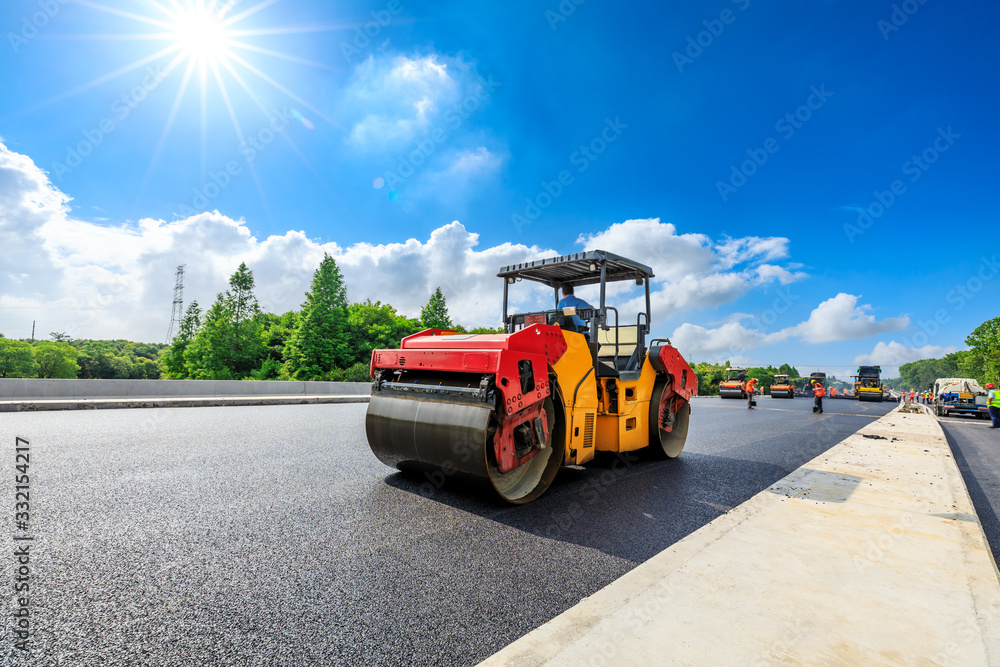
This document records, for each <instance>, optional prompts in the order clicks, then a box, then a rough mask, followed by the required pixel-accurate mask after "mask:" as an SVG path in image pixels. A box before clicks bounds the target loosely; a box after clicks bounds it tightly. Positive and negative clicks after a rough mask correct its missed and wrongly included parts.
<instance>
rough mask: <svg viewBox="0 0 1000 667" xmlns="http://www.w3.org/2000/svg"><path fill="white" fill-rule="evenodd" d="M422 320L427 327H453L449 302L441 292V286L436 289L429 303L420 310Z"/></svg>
mask: <svg viewBox="0 0 1000 667" xmlns="http://www.w3.org/2000/svg"><path fill="white" fill-rule="evenodd" d="M420 322H421V323H422V324H423V325H424V327H425V328H427V329H451V327H452V323H451V318H450V317H448V304H447V303H445V298H444V294H442V293H441V288H440V287H438V288H436V289H435V290H434V294H431V298H430V300H429V301H428V302H427V305H426V306H424V308H423V310H421V311H420Z"/></svg>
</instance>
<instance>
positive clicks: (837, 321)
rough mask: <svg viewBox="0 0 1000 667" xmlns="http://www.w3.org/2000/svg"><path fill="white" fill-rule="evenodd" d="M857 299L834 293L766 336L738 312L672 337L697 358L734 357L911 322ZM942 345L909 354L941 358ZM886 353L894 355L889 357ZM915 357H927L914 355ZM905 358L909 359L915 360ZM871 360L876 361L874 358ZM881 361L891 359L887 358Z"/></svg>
mask: <svg viewBox="0 0 1000 667" xmlns="http://www.w3.org/2000/svg"><path fill="white" fill-rule="evenodd" d="M859 298H860V297H857V296H854V295H851V294H843V293H841V294H838V295H837V296H835V297H833V298H832V299H827V300H826V301H824V302H822V303H821V304H819V306H817V307H816V308H815V309H813V311H812V312H811V313H810V315H809V319H807V320H806V321H804V322H802V323H800V324H797V325H795V326H792V327H788V328H786V329H782V330H780V331H776V332H774V333H770V334H768V333H765V332H764V331H762V330H761V329H758V328H755V327H754V326H753V319H754V318H753V317H751V316H749V315H745V314H742V313H737V314H734V315H732V316H730V317H729V318H726V319H725V320H724V321H723V323H722V324H721V325H720V326H717V327H715V328H706V327H703V326H698V325H694V324H690V323H684V324H682V325H681V326H679V327H677V329H675V330H674V333H673V335H672V336H671V340H672V341H673V342H674V344H675V345H677V346H678V348H679V349H681V350H683V352H684V354H686V355H689V356H692V357H693V358H695V359H708V360H710V361H725V360H727V359H732V358H742V357H739V355H740V354H741V353H743V352H747V351H749V350H753V349H757V348H761V347H767V346H770V345H775V344H778V343H783V342H785V341H788V340H789V339H791V338H798V339H801V340H803V341H805V342H807V343H813V344H821V343H832V342H837V341H843V340H850V339H857V338H868V337H870V336H875V335H877V334H880V333H884V332H886V331H898V330H901V329H905V328H906V327H907V326H909V322H910V320H909V318H908V317H905V316H902V317H895V318H888V319H885V320H877V319H876V318H875V317H874V316H873V315H870V314H869V311H871V310H872V307H871V306H869V305H860V306H859V305H858V299H859ZM744 320H750V322H749V323H748V324H746V325H745V324H743V323H742V322H743V321H744ZM884 345H885V344H884V343H879V344H878V345H877V346H876V348H875V351H876V352H878V353H879V354H885V353H887V352H889V351H891V352H894V353H896V352H900V351H901V349H903V350H908V349H909V348H902V346H900V345H899V344H898V343H892V344H890V345H892V346H895V347H892V348H891V350H886V349H885V347H884ZM880 346H882V347H880ZM944 349H945V348H938V347H935V346H931V345H928V346H926V347H924V348H921V349H920V350H910V351H909V354H911V355H919V354H927V355H929V356H940V355H939V354H938V353H939V352H940V351H941V350H944ZM948 351H953V350H948ZM874 356H876V355H875V353H873V355H867V356H866V355H862V356H859V357H858V359H859V360H860V359H863V358H864V359H867V358H870V357H874ZM887 356H889V357H892V355H887ZM904 356H905V355H904ZM914 358H920V359H923V358H927V357H920V356H914ZM908 360H910V361H912V360H913V359H908ZM734 363H735V362H734ZM857 363H861V362H860V361H858V362H857ZM865 363H867V362H865ZM874 363H879V362H878V361H875V362H874ZM884 363H886V364H891V363H894V362H893V361H892V360H891V359H887V361H885V362H884ZM901 363H905V362H901Z"/></svg>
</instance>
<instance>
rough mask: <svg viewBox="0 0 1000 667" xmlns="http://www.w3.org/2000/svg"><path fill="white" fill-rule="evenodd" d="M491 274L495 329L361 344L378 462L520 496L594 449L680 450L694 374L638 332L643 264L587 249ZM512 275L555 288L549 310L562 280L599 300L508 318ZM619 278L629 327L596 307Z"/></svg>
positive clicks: (643, 320) (645, 281)
mask: <svg viewBox="0 0 1000 667" xmlns="http://www.w3.org/2000/svg"><path fill="white" fill-rule="evenodd" d="M497 275H498V277H500V278H502V279H503V318H504V333H502V334H487V335H465V334H457V333H456V332H454V331H444V330H439V329H431V330H427V331H422V332H420V333H418V334H414V335H412V336H408V337H406V338H404V339H403V340H402V343H401V345H400V349H398V350H374V351H373V352H372V361H371V377H372V379H373V384H372V396H371V402H370V403H369V404H368V414H367V418H366V424H365V425H366V430H367V434H368V443H369V445H370V446H371V449H372V452H374V454H375V456H377V457H378V458H379V460H381V461H382V462H383V463H385V464H386V465H389V466H395V467H396V468H399V469H401V470H409V469H415V470H428V469H430V470H437V471H439V472H443V473H444V474H445V475H447V476H459V477H467V478H474V479H477V480H481V481H482V482H484V483H485V484H486V485H488V486H489V487H491V488H492V489H493V490H494V491H495V492H496V493H497V494H499V496H500V497H501V498H503V499H504V500H506V501H508V502H511V503H515V504H520V503H527V502H530V501H532V500H534V499H535V498H538V497H539V496H540V495H541V494H542V493H544V492H545V490H546V489H547V488H548V487H549V485H550V484H551V483H552V480H553V479H554V478H555V476H556V473H557V472H558V470H559V467H560V466H562V465H579V464H582V463H586V462H587V461H590V460H591V459H593V458H594V455H595V453H596V452H599V451H603V452H632V451H638V450H643V451H644V452H646V453H649V454H652V455H654V456H657V457H660V458H675V457H676V456H678V455H679V454H680V453H681V450H682V449H683V448H684V442H685V440H686V439H687V432H688V423H689V419H690V415H691V405H690V400H691V397H692V396H694V395H695V394H697V393H698V378H697V376H696V375H695V373H694V371H693V370H692V369H691V367H690V366H689V365H688V363H687V362H686V361H685V360H684V358H683V357H682V356H681V354H680V352H678V351H677V349H676V348H675V347H673V345H671V343H670V341H669V340H667V339H654V340H650V341H648V342H647V340H646V338H647V336H648V335H649V332H650V296H649V281H650V279H651V278H653V271H652V269H650V268H649V267H648V266H644V265H642V264H639V263H638V262H634V261H631V260H628V259H625V258H624V257H619V256H618V255H614V254H612V253H609V252H605V251H603V250H594V251H590V252H583V253H576V254H572V255H563V256H561V257H553V258H551V259H543V260H538V261H534V262H528V263H525V264H515V265H512V266H505V267H503V268H502V269H500V272H499V273H498V274H497ZM523 280H529V281H533V282H536V283H541V284H543V285H546V286H548V287H549V288H551V289H553V290H555V299H556V301H555V303H556V305H557V306H558V303H559V288H560V287H561V286H562V285H564V284H569V285H572V286H573V287H577V286H581V285H597V284H599V285H600V305H599V306H598V307H597V308H592V309H589V308H588V309H574V308H565V309H558V308H554V309H551V310H544V311H537V312H527V313H517V314H508V307H507V306H508V290H509V288H510V286H512V285H514V284H516V283H518V282H520V281H523ZM625 280H629V281H635V283H636V284H637V285H639V286H641V287H643V288H644V290H645V306H646V307H645V312H639V313H638V314H637V315H636V317H635V319H634V324H633V323H629V324H623V323H621V322H620V321H619V318H618V310H617V309H616V308H613V307H611V306H608V305H607V300H606V288H607V284H608V283H610V282H615V281H625ZM609 314H614V319H613V321H609V317H608V316H609ZM580 321H582V322H583V323H584V326H582V327H581V326H580V325H579V323H578V322H580ZM436 478H438V479H440V475H436Z"/></svg>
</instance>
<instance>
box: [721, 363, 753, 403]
mask: <svg viewBox="0 0 1000 667" xmlns="http://www.w3.org/2000/svg"><path fill="white" fill-rule="evenodd" d="M746 376H747V369H745V368H727V369H726V379H725V380H723V381H722V382H720V383H719V397H720V398H746V397H747V380H746Z"/></svg>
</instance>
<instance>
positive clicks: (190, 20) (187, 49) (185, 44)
mask: <svg viewBox="0 0 1000 667" xmlns="http://www.w3.org/2000/svg"><path fill="white" fill-rule="evenodd" d="M175 28H176V32H175V35H176V38H177V43H178V45H179V46H180V47H181V49H183V52H184V53H186V54H187V56H188V57H189V58H191V59H193V60H197V61H199V62H202V63H207V64H211V63H214V62H217V61H218V60H219V59H220V58H221V57H223V56H224V55H225V54H226V52H227V51H228V50H229V45H230V36H229V34H228V32H227V30H226V24H225V23H224V22H223V20H222V18H221V17H220V16H219V15H218V14H217V13H216V12H213V11H211V10H210V9H207V8H205V7H190V8H188V9H186V10H185V11H184V12H183V13H181V14H179V15H178V16H177V22H176V26H175Z"/></svg>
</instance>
